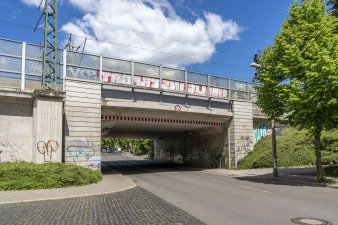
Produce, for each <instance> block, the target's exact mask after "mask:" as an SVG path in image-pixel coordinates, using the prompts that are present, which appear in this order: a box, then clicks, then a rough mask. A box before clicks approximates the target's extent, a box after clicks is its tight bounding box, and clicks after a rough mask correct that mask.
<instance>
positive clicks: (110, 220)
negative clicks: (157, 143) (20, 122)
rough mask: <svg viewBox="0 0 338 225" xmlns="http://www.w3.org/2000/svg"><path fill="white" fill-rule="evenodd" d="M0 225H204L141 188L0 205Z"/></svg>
mask: <svg viewBox="0 0 338 225" xmlns="http://www.w3.org/2000/svg"><path fill="white" fill-rule="evenodd" d="M0 224H2V225H5V224H18V225H24V224H39V225H40V224H44V225H45V224H46V225H47V224H66V225H67V224H71V225H72V224H79V225H82V224H95V225H100V224H117V225H119V224H123V225H127V224H128V225H129V224H135V225H138V224H182V225H183V224H196V225H198V224H204V223H202V222H201V221H199V220H198V219H196V218H194V217H192V216H190V215H189V214H188V213H186V212H184V211H183V210H181V209H179V208H177V207H175V206H173V205H172V204H170V203H168V202H166V201H164V200H162V199H160V198H159V197H157V196H156V195H154V194H152V193H150V192H148V191H146V190H145V189H143V188H140V187H134V188H131V189H128V190H126V191H121V192H115V193H111V194H102V195H94V196H88V197H78V198H66V199H59V200H47V201H38V202H36V201H35V202H26V203H16V204H2V205H0Z"/></svg>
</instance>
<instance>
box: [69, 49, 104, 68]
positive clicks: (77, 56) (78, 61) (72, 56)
mask: <svg viewBox="0 0 338 225" xmlns="http://www.w3.org/2000/svg"><path fill="white" fill-rule="evenodd" d="M67 64H71V65H78V66H85V67H93V68H96V69H99V68H100V57H99V56H92V55H86V54H84V53H76V52H67Z"/></svg>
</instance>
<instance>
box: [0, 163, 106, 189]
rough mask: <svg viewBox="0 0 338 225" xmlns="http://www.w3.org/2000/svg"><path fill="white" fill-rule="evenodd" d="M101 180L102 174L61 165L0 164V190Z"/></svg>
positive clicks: (47, 187) (77, 184) (84, 183)
mask: <svg viewBox="0 0 338 225" xmlns="http://www.w3.org/2000/svg"><path fill="white" fill-rule="evenodd" d="M101 180H102V173H101V172H100V171H95V170H91V169H87V168H83V167H80V166H76V165H69V164H63V163H45V164H35V163H27V162H3V163H0V190H5V191H7V190H31V189H49V188H61V187H70V186H83V185H88V184H91V183H97V182H99V181H101Z"/></svg>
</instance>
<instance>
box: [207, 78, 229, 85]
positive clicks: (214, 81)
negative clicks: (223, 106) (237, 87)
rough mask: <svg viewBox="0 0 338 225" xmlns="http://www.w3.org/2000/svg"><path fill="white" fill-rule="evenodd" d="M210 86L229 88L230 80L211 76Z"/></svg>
mask: <svg viewBox="0 0 338 225" xmlns="http://www.w3.org/2000/svg"><path fill="white" fill-rule="evenodd" d="M210 86H217V87H224V88H228V86H229V80H228V79H227V78H221V77H214V76H210Z"/></svg>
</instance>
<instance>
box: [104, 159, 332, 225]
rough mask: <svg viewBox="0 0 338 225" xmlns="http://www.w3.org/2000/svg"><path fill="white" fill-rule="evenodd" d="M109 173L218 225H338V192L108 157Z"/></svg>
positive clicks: (146, 161)
mask: <svg viewBox="0 0 338 225" xmlns="http://www.w3.org/2000/svg"><path fill="white" fill-rule="evenodd" d="M103 160H105V162H104V164H105V165H106V168H109V167H113V168H115V169H117V170H119V171H120V172H121V173H122V174H124V175H127V176H129V177H131V178H132V179H133V180H134V181H135V182H136V183H137V185H138V186H140V187H142V188H144V189H146V190H148V191H150V192H152V193H153V194H155V195H157V196H159V197H160V198H162V199H164V200H166V201H168V202H170V203H172V204H173V205H175V206H177V207H179V208H181V209H183V210H184V211H186V212H188V213H189V214H191V215H192V216H194V217H196V218H198V219H200V220H201V221H203V222H205V223H207V224H210V225H213V224H222V225H242V224H243V225H248V224H250V225H255V224H257V225H273V224H278V225H282V224H294V223H292V222H291V219H292V218H295V217H309V218H318V219H325V220H328V221H330V222H332V223H333V224H338V189H332V188H326V187H313V186H309V185H307V184H295V183H289V182H276V181H272V180H266V179H255V178H252V177H251V178H236V177H231V176H227V175H219V174H213V173H206V172H204V171H201V170H195V169H190V168H187V167H180V166H169V165H166V164H161V163H158V162H155V161H150V160H133V159H131V158H128V157H123V156H122V155H121V154H119V153H115V154H105V155H104V157H103Z"/></svg>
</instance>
